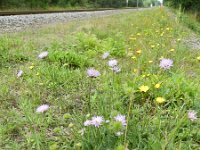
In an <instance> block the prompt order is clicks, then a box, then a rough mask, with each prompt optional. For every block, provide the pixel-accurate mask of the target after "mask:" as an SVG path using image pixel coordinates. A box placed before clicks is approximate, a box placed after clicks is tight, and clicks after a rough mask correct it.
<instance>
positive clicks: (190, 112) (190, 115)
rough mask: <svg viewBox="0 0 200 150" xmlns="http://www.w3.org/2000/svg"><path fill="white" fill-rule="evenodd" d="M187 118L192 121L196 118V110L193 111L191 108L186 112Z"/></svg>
mask: <svg viewBox="0 0 200 150" xmlns="http://www.w3.org/2000/svg"><path fill="white" fill-rule="evenodd" d="M188 118H189V119H190V120H191V121H194V120H196V119H197V111H194V110H191V111H189V112H188Z"/></svg>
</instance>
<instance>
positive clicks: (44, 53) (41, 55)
mask: <svg viewBox="0 0 200 150" xmlns="http://www.w3.org/2000/svg"><path fill="white" fill-rule="evenodd" d="M48 54H49V53H48V52H47V51H44V52H41V53H40V54H39V55H38V58H40V59H44V58H46V57H47V56H48Z"/></svg>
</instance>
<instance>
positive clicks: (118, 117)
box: [114, 114, 127, 126]
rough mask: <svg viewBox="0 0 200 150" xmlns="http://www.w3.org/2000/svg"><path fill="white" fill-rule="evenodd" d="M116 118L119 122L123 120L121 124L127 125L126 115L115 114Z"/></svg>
mask: <svg viewBox="0 0 200 150" xmlns="http://www.w3.org/2000/svg"><path fill="white" fill-rule="evenodd" d="M114 119H115V121H117V122H121V124H122V125H123V126H126V125H127V123H126V117H125V116H124V115H120V114H119V115H117V116H115V117H114Z"/></svg>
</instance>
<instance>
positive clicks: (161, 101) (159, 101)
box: [156, 97, 166, 104]
mask: <svg viewBox="0 0 200 150" xmlns="http://www.w3.org/2000/svg"><path fill="white" fill-rule="evenodd" d="M165 101H166V100H165V99H164V98H163V97H157V98H156V102H157V103H159V104H162V103H164V102H165Z"/></svg>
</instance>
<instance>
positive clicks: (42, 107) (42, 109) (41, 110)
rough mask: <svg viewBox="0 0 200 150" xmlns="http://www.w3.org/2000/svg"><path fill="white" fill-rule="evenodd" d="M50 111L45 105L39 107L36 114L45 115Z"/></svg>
mask: <svg viewBox="0 0 200 150" xmlns="http://www.w3.org/2000/svg"><path fill="white" fill-rule="evenodd" d="M48 109H49V105H47V104H44V105H41V106H39V107H38V108H37V109H36V112H37V113H43V112H45V111H47V110H48Z"/></svg>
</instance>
